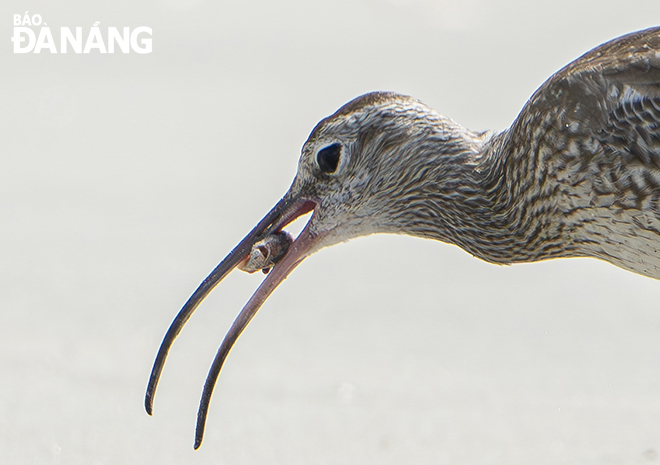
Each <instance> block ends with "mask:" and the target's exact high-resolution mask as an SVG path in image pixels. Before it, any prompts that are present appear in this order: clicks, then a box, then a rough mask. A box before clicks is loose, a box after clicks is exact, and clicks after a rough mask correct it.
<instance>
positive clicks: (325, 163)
mask: <svg viewBox="0 0 660 465" xmlns="http://www.w3.org/2000/svg"><path fill="white" fill-rule="evenodd" d="M340 155H341V144H340V143H339V142H336V143H334V144H332V145H328V146H327V147H325V148H322V149H321V150H319V151H318V153H317V154H316V162H317V163H318V165H319V168H320V169H321V171H322V172H323V173H326V174H332V173H334V172H335V171H337V166H339V157H340Z"/></svg>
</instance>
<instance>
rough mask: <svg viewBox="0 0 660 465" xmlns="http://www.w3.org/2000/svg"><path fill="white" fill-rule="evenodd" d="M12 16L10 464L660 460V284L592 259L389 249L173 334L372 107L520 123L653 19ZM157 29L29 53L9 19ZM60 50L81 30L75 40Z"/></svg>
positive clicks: (510, 5)
mask: <svg viewBox="0 0 660 465" xmlns="http://www.w3.org/2000/svg"><path fill="white" fill-rule="evenodd" d="M136 3H137V2H129V1H121V2H114V3H112V6H109V5H110V4H108V3H102V2H89V1H82V0H81V1H68V2H66V3H65V2H61V1H60V2H53V1H31V2H24V1H14V0H10V1H8V2H3V3H2V5H1V6H0V37H1V39H0V63H1V64H2V67H1V68H0V69H1V73H0V82H1V84H2V91H1V92H0V98H1V100H0V101H1V104H2V105H1V107H0V118H1V120H0V121H1V126H2V130H1V142H0V147H1V155H0V225H1V226H0V463H2V464H118V463H121V464H125V463H136V464H137V463H154V464H181V463H190V464H193V463H194V464H207V463H209V464H210V463H214V464H218V463H220V464H308V463H318V464H358V463H360V464H521V465H529V464H575V463H579V464H644V463H653V462H657V463H660V282H658V281H654V280H651V279H647V278H644V277H641V276H637V275H634V274H631V273H627V272H625V271H622V270H620V269H617V268H615V267H613V266H611V265H608V264H605V263H601V262H598V261H596V260H586V259H585V260H576V259H573V260H558V261H551V262H546V263H541V264H533V265H518V266H514V267H497V266H493V265H488V264H486V263H483V262H481V261H479V260H477V259H475V258H473V257H471V256H470V255H468V254H466V253H464V252H462V251H461V250H459V249H457V248H455V247H452V246H448V245H444V244H441V243H438V242H432V241H423V240H419V239H413V238H408V237H395V236H375V237H369V238H363V239H359V240H355V241H353V242H350V243H348V244H342V245H339V246H337V247H333V248H330V249H327V250H323V251H322V252H321V253H319V254H318V255H316V256H314V257H312V258H310V259H309V260H307V261H306V262H305V263H303V264H302V265H301V266H300V267H299V268H298V269H297V270H296V271H295V272H294V273H293V274H292V275H291V277H290V278H289V279H288V280H287V281H286V282H285V283H284V284H283V285H282V286H281V287H280V288H279V289H278V290H277V291H276V292H275V293H274V295H273V296H272V297H271V298H270V299H269V300H268V302H267V303H266V304H265V305H264V307H263V308H262V310H261V312H260V313H259V314H258V315H257V317H256V318H255V320H254V321H253V322H252V324H251V325H250V326H249V327H248V329H247V330H246V332H245V334H244V335H243V336H242V337H241V338H240V339H239V341H238V343H237V345H236V347H235V348H234V350H233V351H232V353H231V355H230V356H229V359H228V361H227V363H226V365H225V369H224V371H223V373H222V374H221V376H220V380H219V382H218V385H217V388H216V391H215V395H214V398H213V402H212V403H211V410H210V416H209V420H208V424H207V433H206V437H205V441H204V444H203V445H202V448H201V449H200V450H199V451H197V452H194V451H193V449H192V444H193V431H194V425H195V416H196V411H197V403H198V401H199V396H200V394H201V390H202V386H203V382H204V379H205V376H206V373H207V370H208V368H209V366H210V363H211V361H212V359H213V356H214V354H215V351H216V349H217V347H218V345H219V344H220V341H221V340H222V337H223V336H224V333H225V332H226V330H227V329H228V327H229V325H230V324H231V321H232V320H233V318H234V317H235V316H236V314H237V313H238V311H239V310H240V308H241V307H242V305H243V304H244V303H245V301H246V300H247V299H248V297H249V296H250V294H251V293H252V291H253V289H254V288H256V286H257V285H258V283H259V282H260V279H261V278H262V275H261V274H259V273H257V274H255V275H247V274H244V273H239V272H235V273H234V274H232V275H230V276H229V277H228V278H227V279H226V281H225V282H223V283H222V284H221V285H220V286H219V287H218V288H217V289H216V290H215V292H214V293H213V294H212V295H211V297H210V298H209V299H207V301H205V302H204V304H203V305H202V306H201V307H200V308H199V310H198V311H197V313H196V314H195V315H194V317H193V318H192V319H191V321H190V322H189V324H188V325H187V327H186V328H185V330H184V331H183V333H182V334H181V336H180V337H179V339H178V340H177V341H176V343H175V345H174V347H173V349H172V352H171V355H170V358H169V360H168V363H167V364H166V366H165V371H164V374H163V377H162V380H161V384H160V386H159V390H158V394H157V396H156V402H155V410H154V417H153V418H150V417H148V416H147V414H146V413H145V412H144V408H143V396H144V390H145V387H146V382H147V378H148V375H149V370H150V369H151V365H152V362H153V359H154V357H155V354H156V351H157V349H158V346H159V344H160V341H161V338H162V336H163V335H164V333H165V331H166V329H167V327H168V326H169V324H170V321H171V320H172V318H173V317H174V315H175V314H176V313H177V311H178V310H179V308H180V307H181V305H182V304H183V303H184V302H185V300H186V299H187V298H188V296H189V295H190V294H191V293H192V291H193V290H194V289H195V287H196V286H197V285H198V284H199V283H200V282H201V280H202V279H203V278H204V277H205V276H206V275H207V273H208V272H209V271H210V270H211V269H212V268H213V267H214V266H215V265H216V264H217V263H218V262H219V261H220V260H221V259H222V258H223V257H224V255H225V254H226V253H227V252H229V251H230V250H231V249H232V248H233V246H234V245H235V244H236V243H237V242H238V241H239V240H240V239H241V238H242V237H243V235H244V234H245V233H247V232H248V231H249V230H250V229H251V228H252V226H254V224H255V223H256V222H257V221H258V220H259V219H260V218H261V217H262V216H263V214H265V213H266V212H267V211H268V209H269V208H270V207H271V206H272V205H273V204H274V203H275V202H276V201H277V200H278V199H279V198H280V197H281V195H282V194H284V192H285V190H286V189H287V188H288V186H289V184H290V182H291V180H292V179H293V176H294V174H295V169H296V164H297V159H298V154H299V150H300V147H301V145H302V144H303V142H304V141H305V139H306V137H307V135H308V134H309V132H310V131H311V129H312V127H313V126H314V125H315V124H316V122H317V121H318V120H319V119H320V118H322V117H324V116H327V115H328V114H330V113H332V112H333V111H334V110H336V109H337V108H338V107H339V106H340V105H342V104H343V103H345V102H346V101H348V100H350V99H352V98H353V97H355V96H357V95H359V94H361V93H364V92H367V91H371V90H395V91H398V92H402V93H406V94H410V95H413V96H415V97H417V98H419V99H421V100H422V101H424V102H425V103H427V104H428V105H430V106H431V107H433V108H435V109H437V110H438V111H439V112H441V113H443V114H445V115H447V116H450V117H452V118H453V119H455V120H456V121H458V122H460V123H462V124H464V125H465V126H467V127H469V128H471V129H474V130H484V129H495V130H502V129H504V128H506V127H508V126H509V124H510V123H511V122H512V121H513V119H514V118H515V116H516V115H517V113H518V111H519V110H520V109H521V107H522V106H523V104H524V103H525V101H526V100H527V98H528V97H529V96H530V95H531V94H532V93H533V91H534V90H535V89H536V88H537V87H538V86H539V85H541V83H542V82H543V81H544V80H545V79H546V78H547V77H549V76H550V75H551V74H552V73H554V72H555V71H557V70H558V69H559V68H561V67H562V66H563V65H565V64H566V63H568V62H569V61H571V60H573V59H574V58H576V57H578V56H579V55H581V54H582V53H584V52H586V51H587V50H589V49H590V48H592V47H594V46H596V45H598V44H600V43H602V42H604V41H606V40H609V39H611V38H614V37H617V36H619V35H621V34H624V33H627V32H631V31H634V30H638V29H642V28H646V27H649V26H652V25H656V24H659V23H660V3H659V2H658V1H657V0H647V1H641V0H628V1H626V2H622V1H603V0H599V1H582V2H577V1H575V0H570V1H569V0H563V1H544V2H529V1H499V0H490V1H488V0H470V1H459V0H435V1H434V0H390V1H377V0H350V1H349V0H339V1H334V2H327V1H324V2H311V1H302V0H299V1H295V0H289V1H280V2H271V1H265V0H262V1H253V2H229V1H222V2H212V1H210V0H206V1H205V0H169V1H166V2H141V3H140V4H139V5H137V4H136ZM26 10H28V11H29V13H30V14H34V13H39V14H40V15H41V16H42V17H43V19H44V21H46V23H48V26H50V27H51V28H56V30H59V27H61V26H67V27H70V28H74V27H76V26H82V27H83V31H85V36H86V34H87V31H88V30H89V27H90V26H91V25H92V23H94V22H96V21H100V22H101V24H100V27H101V30H102V31H106V30H107V29H106V28H107V27H108V26H116V27H122V26H129V27H131V28H135V27H138V26H149V27H151V28H153V53H151V54H149V55H138V54H135V53H130V54H127V55H125V54H122V53H115V54H113V55H110V54H108V55H99V54H98V53H94V52H93V53H92V54H89V55H83V54H80V55H77V54H71V53H69V54H67V55H62V54H57V55H51V54H50V53H49V52H48V51H44V52H42V53H41V54H39V55H36V54H22V55H15V54H13V53H12V44H11V42H10V39H9V38H10V36H11V34H12V28H13V24H12V19H13V14H16V13H20V14H23V13H24V12H25V11H26ZM57 36H58V37H59V33H58V34H57Z"/></svg>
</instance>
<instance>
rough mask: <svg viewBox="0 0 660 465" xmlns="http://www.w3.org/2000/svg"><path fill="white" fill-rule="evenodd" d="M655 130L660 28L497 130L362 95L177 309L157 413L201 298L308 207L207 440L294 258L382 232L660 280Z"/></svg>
mask: <svg viewBox="0 0 660 465" xmlns="http://www.w3.org/2000/svg"><path fill="white" fill-rule="evenodd" d="M659 125H660V28H653V29H648V30H645V31H640V32H636V33H633V34H629V35H627V36H624V37H621V38H618V39H615V40H613V41H611V42H608V43H606V44H604V45H601V46H600V47H597V48H596V49H594V50H592V51H591V52H589V53H587V54H585V55H584V56H582V57H580V58H579V59H577V60H576V61H574V62H573V63H571V64H569V65H568V66H566V67H565V68H563V69H562V70H560V71H559V72H558V73H556V74H555V75H554V76H552V77H551V78H550V79H549V80H548V81H546V82H545V83H544V84H543V85H542V86H541V87H540V88H539V89H538V90H537V91H536V92H535V93H534V95H533V96H532V97H531V98H530V100H529V101H528V103H527V104H526V105H525V107H524V108H523V109H522V111H521V113H520V115H519V116H518V118H517V119H516V120H515V121H514V123H513V124H512V126H511V128H509V129H508V130H507V131H504V132H501V133H499V134H493V133H491V132H484V133H476V132H472V131H469V130H467V129H465V128H463V127H461V126H460V125H458V124H457V123H455V122H454V121H452V120H450V119H448V118H446V117H443V116H441V115H440V114H438V113H436V112H435V111H434V110H432V109H430V108H428V107H427V106H425V105H424V104H423V103H421V102H419V101H417V100H415V99H413V98H411V97H407V96H404V95H400V94H396V93H390V92H374V93H370V94H366V95H363V96H361V97H358V98H356V99H355V100H353V101H351V102H349V103H348V104H346V105H344V106H343V107H342V108H340V109H339V110H338V111H337V112H336V113H334V114H333V115H331V116H329V117H328V118H325V119H324V120H322V121H321V122H320V123H319V124H318V125H317V126H316V127H315V128H314V130H313V131H312V133H311V134H310V136H309V138H308V140H307V141H306V142H305V144H304V146H303V149H302V155H301V157H300V162H299V166H298V172H297V174H296V177H295V179H294V181H293V184H292V186H291V188H290V189H289V191H288V192H287V193H286V195H285V196H284V197H283V198H282V200H280V202H278V204H277V205H276V206H275V207H274V208H273V210H271V212H270V213H268V215H266V217H264V219H263V220H261V222H260V223H259V224H258V225H257V226H256V227H255V228H254V229H253V230H252V231H251V232H250V233H249V234H248V235H247V236H246V237H245V238H244V239H243V241H241V243H240V244H239V245H238V246H237V247H236V248H235V249H234V250H233V251H232V252H231V253H230V254H229V255H228V256H227V257H226V258H225V259H224V260H223V261H222V262H221V263H220V264H219V265H218V267H217V268H216V269H215V270H214V271H213V272H212V273H211V274H210V275H209V276H208V277H207V278H206V279H205V280H204V282H203V283H202V284H201V285H200V287H199V288H198V289H197V290H196V291H195V293H194V294H193V295H192V296H191V298H190V299H189V300H188V302H187V303H186V305H185V306H184V307H183V309H182V310H181V311H180V312H179V315H177V317H176V319H175V320H174V322H173V323H172V326H171V327H170V329H169V330H168V333H167V335H166V336H165V339H164V340H163V343H162V345H161V348H160V350H159V353H158V356H157V358H156V361H155V363H154V368H153V370H152V374H151V378H150V381H149V386H148V388H147V395H146V400H145V405H146V408H147V412H149V413H151V411H152V403H153V396H154V394H155V389H156V385H157V383H158V379H159V377H160V373H161V371H162V368H163V364H164V362H165V358H166V356H167V353H168V351H169V348H170V347H171V345H172V342H173V341H174V339H175V338H176V336H177V335H178V333H179V332H180V330H181V328H182V327H183V325H184V324H185V322H186V321H187V320H188V318H189V317H190V315H191V314H192V312H193V311H194V310H195V308H196V307H197V305H199V303H200V302H201V301H202V300H203V299H204V297H205V296H206V295H207V294H208V293H209V292H210V291H211V290H212V289H213V287H215V285H216V284H217V283H218V282H219V281H220V280H221V279H222V278H224V276H226V275H227V274H228V273H229V272H230V271H231V270H232V269H233V268H235V267H236V266H237V265H240V264H242V265H243V266H245V263H246V260H247V259H248V256H250V252H251V249H252V247H253V245H255V242H258V241H261V240H264V239H266V243H270V242H271V238H273V235H274V234H276V233H279V232H280V231H281V230H282V228H283V227H284V226H286V225H287V224H288V223H289V222H291V221H292V220H293V219H295V218H296V217H298V216H300V215H302V214H304V213H306V212H309V211H312V210H313V211H314V213H313V215H312V217H311V219H310V220H309V222H308V224H307V226H306V227H305V229H304V230H303V232H301V234H300V235H299V236H298V238H297V239H296V240H295V241H294V242H293V244H292V245H291V246H290V247H289V245H288V242H287V243H285V244H284V245H282V247H285V248H286V249H287V250H286V253H285V254H284V256H283V258H281V259H280V260H279V261H278V259H272V260H270V259H269V256H268V257H267V256H266V255H263V256H261V255H259V256H258V258H259V260H263V263H264V264H265V265H264V266H266V264H267V265H268V266H269V267H270V266H272V264H273V263H274V262H277V263H275V266H274V267H273V268H272V271H271V272H270V273H269V274H268V276H267V277H266V278H265V280H264V282H263V283H262V284H261V286H260V287H259V288H258V289H257V291H256V292H255V293H254V295H253V296H252V298H251V299H250V300H249V301H248V303H247V304H246V306H245V307H244V308H243V310H242V311H241V313H240V315H239V316H238V318H237V319H236V321H235V322H234V324H233V325H232V327H231V329H230V330H229V333H228V334H227V336H226V337H225V340H224V341H223V343H222V345H221V347H220V349H219V351H218V354H217V355H216V358H215V360H214V362H213V365H212V367H211V371H210V372H209V375H208V378H207V381H206V384H205V387H204V393H203V395H202V401H201V404H200V410H199V413H198V423H197V433H196V440H195V447H196V448H197V447H199V445H200V444H201V440H202V435H203V430H204V424H205V421H206V413H207V410H208V405H209V402H210V398H211V394H212V391H213V387H214V385H215V381H216V379H217V376H218V374H219V372H220V368H221V367H222V364H223V362H224V360H225V358H226V356H227V354H228V353H229V350H230V349H231V347H232V345H233V344H234V342H235V340H236V338H237V337H238V336H239V335H240V333H241V332H242V331H243V329H244V328H245V326H246V325H247V324H248V323H249V321H250V320H251V319H252V317H253V316H254V315H255V313H256V312H257V310H258V309H259V307H260V306H261V304H262V303H263V302H264V301H265V300H266V299H267V298H268V296H269V295H270V293H271V292H272V291H273V290H274V289H275V288H276V287H277V285H278V284H279V283H280V282H281V281H282V280H283V279H284V278H285V277H286V276H287V275H288V274H289V273H290V272H291V271H292V270H293V268H295V267H296V266H297V265H298V264H299V263H300V262H301V261H302V260H303V259H304V258H305V257H307V256H309V255H311V254H312V253H314V252H316V251H317V250H319V249H321V248H323V247H326V246H329V245H333V244H336V243H338V242H341V241H345V240H348V239H351V238H353V237H357V236H362V235H367V234H372V233H395V234H409V235H413V236H419V237H425V238H430V239H437V240H440V241H443V242H447V243H451V244H456V245H458V246H460V247H462V248H463V249H464V250H466V251H467V252H469V253H471V254H473V255H474V256H476V257H479V258H481V259H483V260H486V261H488V262H492V263H499V264H509V263H517V262H531V261H538V260H544V259H548V258H557V257H577V256H582V257H594V258H599V259H602V260H606V261H609V262H611V263H613V264H615V265H617V266H620V267H622V268H625V269H627V270H630V271H634V272H636V273H639V274H642V275H645V276H650V277H653V278H656V279H658V278H660V254H659V253H658V249H659V248H660V127H659ZM272 241H273V243H275V242H274V239H272ZM261 244H263V243H261ZM253 255H254V254H253ZM268 260H270V261H268ZM250 263H252V262H250ZM254 263H256V262H254ZM258 263H261V262H258ZM253 268H254V266H252V265H249V266H247V269H248V270H250V271H254V269H253Z"/></svg>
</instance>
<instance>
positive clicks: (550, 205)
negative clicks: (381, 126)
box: [398, 126, 578, 264]
mask: <svg viewBox="0 0 660 465" xmlns="http://www.w3.org/2000/svg"><path fill="white" fill-rule="evenodd" d="M455 134H457V135H458V136H457V137H453V138H452V140H451V144H452V148H451V150H450V151H449V152H448V151H447V149H446V147H447V144H446V143H443V144H438V147H441V148H440V150H441V151H442V152H444V153H442V155H441V156H440V157H438V159H436V161H435V162H434V163H433V168H432V169H431V173H429V174H431V175H430V176H425V179H427V181H426V182H425V183H424V184H423V185H421V186H415V189H414V192H411V193H410V195H409V196H407V200H406V203H407V204H406V205H403V208H402V209H399V216H400V218H399V221H398V224H399V225H403V228H401V229H400V230H399V232H402V233H405V234H411V235H414V236H419V237H424V238H432V239H437V240H441V241H443V242H448V243H452V244H455V245H458V246H459V247H461V248H463V249H464V250H466V251H467V252H469V253H471V254H472V255H474V256H476V257H478V258H481V259H483V260H485V261H488V262H492V263H500V264H507V263H515V262H531V261H538V260H543V259H547V258H555V257H561V256H567V255H569V254H570V255H573V256H575V255H577V254H578V253H576V251H575V250H571V245H570V242H569V241H567V240H566V238H565V237H564V234H563V225H562V222H561V212H560V211H559V209H558V207H557V201H556V194H557V192H558V189H556V188H555V185H553V183H552V182H551V181H546V182H545V183H544V184H539V183H536V182H534V179H533V178H534V175H533V170H531V169H530V167H528V166H527V163H524V162H522V161H521V160H523V159H525V156H526V154H525V153H523V151H518V152H512V151H510V150H509V149H508V148H507V147H510V146H511V144H510V143H509V141H508V140H507V133H506V132H504V133H500V134H496V135H492V133H472V132H471V131H469V130H466V129H464V128H461V127H459V126H457V128H456V130H455ZM420 157H423V158H426V159H428V154H422V155H420ZM425 168H426V167H425ZM418 169H419V168H418ZM546 179H548V180H551V179H553V178H552V176H546ZM555 184H556V183H555ZM569 251H570V253H569Z"/></svg>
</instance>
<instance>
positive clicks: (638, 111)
mask: <svg viewBox="0 0 660 465" xmlns="http://www.w3.org/2000/svg"><path fill="white" fill-rule="evenodd" d="M659 99H660V27H654V28H650V29H646V30H643V31H638V32H633V33H631V34H627V35H625V36H622V37H619V38H617V39H614V40H612V41H610V42H606V43H605V44H602V45H600V46H598V47H596V48H594V49H593V50H591V51H589V52H587V53H585V54H584V55H582V56H581V57H580V58H578V59H577V60H575V61H573V62H572V63H570V64H568V65H567V66H565V67H564V68H563V69H561V70H560V71H558V72H557V73H555V74H554V75H553V76H552V77H550V79H548V80H547V81H546V82H545V83H544V84H543V85H542V86H541V87H540V88H539V89H538V90H537V91H536V92H535V93H534V95H532V97H531V98H530V99H529V101H528V102H527V104H526V105H525V107H524V108H523V109H522V111H521V113H520V115H519V116H518V118H517V119H516V121H515V122H514V124H513V125H512V127H511V132H512V133H515V132H516V131H521V132H523V133H524V132H527V131H526V130H525V126H527V125H529V124H530V123H534V122H536V123H537V124H542V121H543V120H544V119H545V120H547V119H549V118H554V119H555V120H556V121H552V123H553V125H554V126H556V127H564V128H568V129H569V130H571V131H572V132H576V131H577V132H579V133H590V134H595V133H597V132H599V131H603V130H607V129H608V128H610V127H611V126H617V125H621V124H624V125H625V124H626V123H629V124H630V125H631V130H635V129H636V128H635V126H636V125H637V124H638V123H639V122H640V120H641V121H647V122H649V123H655V124H657V123H660V100H659ZM548 122H549V121H548ZM557 123H558V124H557ZM567 125H568V126H567Z"/></svg>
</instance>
